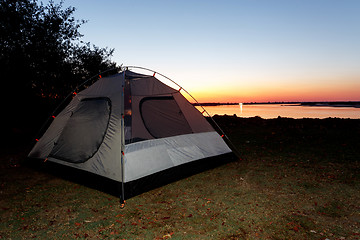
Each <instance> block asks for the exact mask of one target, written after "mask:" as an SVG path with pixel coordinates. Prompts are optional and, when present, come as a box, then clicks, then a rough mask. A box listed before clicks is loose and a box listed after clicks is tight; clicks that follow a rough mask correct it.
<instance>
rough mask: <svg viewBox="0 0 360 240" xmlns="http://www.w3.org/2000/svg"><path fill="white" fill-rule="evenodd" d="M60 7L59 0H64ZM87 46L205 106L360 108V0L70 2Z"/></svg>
mask: <svg viewBox="0 0 360 240" xmlns="http://www.w3.org/2000/svg"><path fill="white" fill-rule="evenodd" d="M55 2H59V1H55ZM64 6H65V7H67V6H73V7H75V8H76V9H77V11H76V12H75V17H76V18H77V19H85V20H88V23H87V24H85V25H83V26H82V27H81V29H80V31H81V33H82V34H84V35H85V36H84V38H83V40H84V41H90V42H91V43H93V44H95V45H97V46H100V47H109V48H115V53H114V57H113V60H114V61H116V62H117V63H118V64H119V65H120V64H122V63H123V64H124V65H136V66H142V67H146V68H150V69H153V70H155V71H158V72H160V73H162V74H164V75H166V76H168V77H170V78H172V79H173V80H174V81H176V82H177V83H179V84H180V85H181V86H183V87H184V88H185V89H186V90H188V91H189V92H190V93H191V94H192V95H194V96H195V97H196V98H197V100H198V101H200V102H219V101H221V102H262V101H360V1H358V0H343V1H340V0H234V1H228V0H223V1H209V0H198V1H196V0H181V1H171V0H163V1H157V0H152V1H136V0H135V1H133V0H131V1H130V0H129V1H119V0H102V1H95V0H65V3H64Z"/></svg>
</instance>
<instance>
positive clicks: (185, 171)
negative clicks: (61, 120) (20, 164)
mask: <svg viewBox="0 0 360 240" xmlns="http://www.w3.org/2000/svg"><path fill="white" fill-rule="evenodd" d="M238 159H239V158H237V157H236V155H235V154H234V153H233V152H229V153H225V154H222V155H218V156H214V157H208V158H203V159H199V160H196V161H193V162H189V163H185V164H182V165H179V166H176V167H172V168H169V169H166V170H163V171H160V172H157V173H154V174H151V175H149V176H145V177H142V178H140V179H137V180H134V181H130V182H125V183H124V184H122V183H121V182H119V181H115V180H112V179H109V178H106V177H103V176H100V175H97V174H94V173H91V172H87V171H84V170H80V169H77V168H72V167H69V166H66V165H62V164H58V163H55V162H50V161H47V162H46V163H43V162H42V161H41V160H38V159H33V158H28V159H27V160H28V161H27V164H26V165H27V166H28V167H30V168H33V169H35V170H36V171H40V172H44V173H47V174H51V175H53V176H55V177H58V178H61V179H64V180H67V181H70V182H73V183H77V184H81V185H83V186H85V187H89V188H92V189H95V190H98V191H100V192H104V193H107V194H109V195H112V196H114V197H117V198H119V196H120V207H121V208H124V207H125V205H126V200H128V199H130V198H132V197H135V196H137V195H140V194H142V193H145V192H148V191H151V190H153V189H156V188H159V187H161V186H165V185H167V184H170V183H173V182H176V181H179V180H181V179H184V178H187V177H190V176H193V175H195V174H198V173H201V172H204V171H207V170H210V169H213V168H216V167H219V166H221V165H224V164H227V163H230V162H233V161H236V160H238ZM30 161H31V162H30ZM35 162H36V163H35ZM37 162H38V163H37ZM123 186H124V192H125V199H122V197H121V196H122V194H121V193H122V187H123Z"/></svg>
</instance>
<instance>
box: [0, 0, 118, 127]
mask: <svg viewBox="0 0 360 240" xmlns="http://www.w3.org/2000/svg"><path fill="white" fill-rule="evenodd" d="M74 11H75V8H73V7H67V8H63V2H61V3H59V4H55V3H54V2H52V1H51V2H50V3H49V4H47V5H43V4H42V3H38V2H37V0H0V71H1V72H0V74H1V89H2V91H1V92H2V93H1V94H0V95H1V97H0V100H1V105H2V111H3V112H5V113H6V114H4V116H5V119H3V120H6V118H7V119H8V120H9V121H8V124H10V125H12V126H16V124H19V123H20V121H17V120H18V116H19V115H21V116H22V121H24V115H25V116H28V117H30V116H29V115H33V113H34V111H35V108H38V107H39V106H44V104H42V105H41V104H40V105H39V103H40V102H43V100H44V99H46V100H47V101H48V102H49V101H52V100H53V99H61V98H63V97H64V96H66V95H67V94H68V93H69V91H70V90H71V89H73V88H74V87H75V86H76V85H77V84H79V83H80V82H82V81H84V79H87V78H89V77H90V76H93V75H94V74H97V73H98V72H100V71H104V70H107V69H110V68H114V67H116V64H115V63H114V62H112V61H111V60H110V57H111V56H112V54H113V51H114V49H108V48H99V47H96V46H93V45H91V44H90V43H83V42H82V41H81V38H82V35H81V33H80V32H79V28H80V26H81V25H82V24H84V23H85V22H86V21H84V20H76V19H75V18H74V17H73V13H74ZM39 112H40V111H39ZM2 115H3V114H2ZM27 120H30V119H27ZM18 127H20V126H18ZM7 128H8V126H7Z"/></svg>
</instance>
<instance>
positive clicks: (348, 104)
mask: <svg viewBox="0 0 360 240" xmlns="http://www.w3.org/2000/svg"><path fill="white" fill-rule="evenodd" d="M239 104H240V103H234V102H232V103H229V102H227V103H221V102H218V103H213V102H207V103H193V105H194V106H200V105H201V106H204V107H206V106H221V105H239ZM242 104H243V105H254V104H286V105H288V104H291V105H292V106H294V105H295V106H307V107H354V108H360V101H358V102H357V101H356V102H355V101H348V102H345V101H344V102H247V103H242Z"/></svg>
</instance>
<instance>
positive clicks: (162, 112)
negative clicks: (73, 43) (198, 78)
mask: <svg viewBox="0 0 360 240" xmlns="http://www.w3.org/2000/svg"><path fill="white" fill-rule="evenodd" d="M123 143H126V144H125V145H124V144H123ZM230 152H232V151H231V150H230V148H229V147H228V146H227V145H226V143H225V142H224V141H223V139H222V138H221V137H220V136H219V134H218V133H217V132H216V131H215V130H214V129H213V127H212V126H211V125H210V124H209V123H208V121H207V120H206V119H205V118H204V117H203V116H202V114H201V113H200V112H199V111H198V110H197V109H196V108H195V107H194V106H192V104H191V103H190V102H189V101H188V100H186V98H185V97H184V96H182V94H181V93H180V92H179V90H176V89H174V88H171V87H169V86H167V85H165V84H164V83H162V82H161V81H159V80H158V79H157V78H155V77H154V76H148V75H143V74H138V73H135V72H131V71H129V70H126V71H122V72H120V73H118V74H115V75H113V76H109V77H104V78H101V79H99V80H98V81H96V82H95V83H94V84H92V85H91V86H89V87H88V88H87V89H85V90H83V91H81V92H79V93H78V94H77V95H76V96H74V97H73V99H72V101H71V102H70V103H69V105H68V106H66V107H65V108H64V110H63V111H61V112H60V113H59V114H58V115H57V116H56V118H55V119H54V121H53V122H52V124H51V125H50V127H49V128H48V129H47V130H46V132H45V133H44V134H43V136H42V137H41V138H40V139H39V141H38V142H37V143H36V144H35V146H34V147H33V149H32V150H31V152H30V153H29V157H32V158H40V159H48V160H49V161H52V162H56V163H58V164H63V165H66V166H70V167H74V168H77V169H81V170H84V171H88V172H91V173H94V174H97V175H100V176H103V177H106V178H109V179H112V180H115V181H118V182H125V183H126V182H131V181H134V180H138V179H140V178H143V177H146V176H149V175H151V174H154V173H157V172H159V171H163V170H166V169H169V168H173V167H176V166H179V165H182V164H186V163H190V162H193V161H197V160H200V159H205V158H209V157H214V156H218V155H222V154H226V153H230ZM122 160H123V163H121V161H122ZM122 173H124V176H123V175H122Z"/></svg>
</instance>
